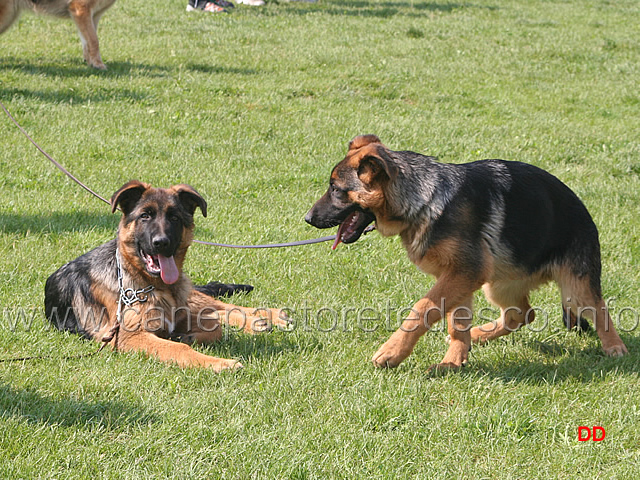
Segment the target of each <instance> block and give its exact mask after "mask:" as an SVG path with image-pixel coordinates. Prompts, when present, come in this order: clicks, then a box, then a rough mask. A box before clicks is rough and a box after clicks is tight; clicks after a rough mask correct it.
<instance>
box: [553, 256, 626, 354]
mask: <svg viewBox="0 0 640 480" xmlns="http://www.w3.org/2000/svg"><path fill="white" fill-rule="evenodd" d="M556 280H557V282H558V285H559V286H560V291H561V292H562V304H563V309H564V312H565V315H566V313H567V312H570V314H571V316H572V317H574V318H576V319H580V321H584V319H586V318H588V319H590V320H591V321H593V323H594V324H595V328H596V333H597V334H598V337H600V341H601V342H602V349H603V350H604V353H606V354H607V355H609V356H611V357H620V356H622V355H624V354H626V353H627V347H626V346H625V345H624V343H623V342H622V339H621V338H620V336H619V335H618V332H617V331H616V329H615V327H614V325H613V321H612V320H611V317H610V316H609V311H608V309H607V305H606V304H605V302H604V300H603V299H602V295H600V294H599V292H598V291H597V290H598V289H596V288H594V285H593V284H594V282H593V281H591V279H590V278H589V276H588V275H584V276H582V277H578V276H576V275H574V274H573V273H571V272H570V271H569V270H568V269H563V270H562V271H560V274H559V275H558V278H557V279H556ZM597 283H599V282H597Z"/></svg>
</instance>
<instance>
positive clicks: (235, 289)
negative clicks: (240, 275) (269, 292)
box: [193, 282, 253, 297]
mask: <svg viewBox="0 0 640 480" xmlns="http://www.w3.org/2000/svg"><path fill="white" fill-rule="evenodd" d="M193 288H195V289H196V290H197V291H199V292H201V293H204V294H205V295H210V296H212V297H228V296H231V295H233V294H235V293H249V292H250V291H251V290H253V286H252V285H241V284H236V283H221V282H210V283H207V284H206V285H194V287H193Z"/></svg>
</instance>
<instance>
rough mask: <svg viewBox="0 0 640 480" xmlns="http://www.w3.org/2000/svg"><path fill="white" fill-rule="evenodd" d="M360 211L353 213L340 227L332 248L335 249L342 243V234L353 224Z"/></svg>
mask: <svg viewBox="0 0 640 480" xmlns="http://www.w3.org/2000/svg"><path fill="white" fill-rule="evenodd" d="M358 215H359V214H358V212H353V213H351V214H350V215H349V216H348V217H347V218H345V219H344V221H343V222H342V223H341V224H340V226H339V227H338V233H336V239H335V241H334V242H333V245H332V246H331V250H335V249H336V248H337V246H338V245H340V244H341V243H342V235H344V232H345V230H347V229H348V228H349V227H351V226H352V224H353V223H354V221H355V220H356V219H357V218H358Z"/></svg>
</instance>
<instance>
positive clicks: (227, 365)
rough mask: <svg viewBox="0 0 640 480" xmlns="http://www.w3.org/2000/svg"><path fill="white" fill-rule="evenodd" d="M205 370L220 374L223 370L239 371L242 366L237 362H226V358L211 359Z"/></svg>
mask: <svg viewBox="0 0 640 480" xmlns="http://www.w3.org/2000/svg"><path fill="white" fill-rule="evenodd" d="M207 368H210V369H212V370H213V371H214V372H216V373H220V372H221V371H223V370H240V369H241V368H244V366H243V365H242V364H241V363H240V362H239V361H237V360H228V359H226V358H213V359H212V360H211V361H210V362H209V364H208V365H207Z"/></svg>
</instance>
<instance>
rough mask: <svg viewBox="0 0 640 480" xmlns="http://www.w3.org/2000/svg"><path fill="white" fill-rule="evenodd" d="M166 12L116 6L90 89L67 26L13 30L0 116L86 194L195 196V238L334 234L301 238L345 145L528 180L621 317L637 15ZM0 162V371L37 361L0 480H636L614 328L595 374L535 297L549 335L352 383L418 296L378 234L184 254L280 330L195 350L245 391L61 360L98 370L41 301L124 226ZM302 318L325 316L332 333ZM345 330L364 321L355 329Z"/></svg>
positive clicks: (5, 388)
mask: <svg viewBox="0 0 640 480" xmlns="http://www.w3.org/2000/svg"><path fill="white" fill-rule="evenodd" d="M185 6H186V2H178V1H176V0H174V1H172V2H156V3H154V4H150V3H149V2H142V1H141V0H120V1H119V2H118V3H117V4H116V5H115V6H114V7H113V8H112V9H111V10H110V11H109V12H107V14H106V15H105V16H104V17H103V20H102V21H101V25H100V40H101V49H102V56H103V59H104V61H105V63H106V64H107V66H108V68H109V70H108V71H107V72H95V71H92V70H90V69H89V68H88V67H86V66H84V65H83V63H82V61H81V49H80V43H79V41H78V39H77V35H76V32H75V27H74V26H73V25H72V24H71V23H70V22H62V21H58V20H55V19H51V18H47V17H35V16H33V15H23V17H22V18H21V19H20V21H19V22H18V23H17V24H16V25H14V26H13V27H12V29H11V30H9V31H8V32H6V33H5V34H3V35H2V36H1V37H0V41H1V42H2V48H1V49H0V99H2V101H3V102H4V103H5V104H6V105H7V107H8V108H9V109H10V110H11V111H12V113H13V114H14V115H15V116H16V118H17V119H18V120H19V121H20V122H21V123H22V125H23V126H24V127H25V128H26V129H27V131H28V132H30V134H32V135H33V136H34V137H35V138H36V139H37V141H38V142H39V143H41V145H42V146H44V148H45V149H46V150H47V151H48V152H49V153H51V154H52V155H53V156H54V157H55V158H56V159H58V160H59V161H61V162H63V163H64V164H65V165H66V166H67V167H68V168H69V169H70V170H71V171H72V172H73V173H75V174H76V175H77V176H78V177H80V178H81V179H83V180H84V181H86V182H87V183H88V184H89V185H90V186H91V187H92V188H94V189H96V190H97V191H98V192H100V193H101V194H103V195H104V196H109V195H111V193H112V192H113V191H115V190H116V189H117V188H118V187H119V186H120V185H122V184H123V183H124V182H125V181H127V180H129V179H131V178H138V179H141V180H144V181H148V182H150V183H152V184H154V185H157V186H167V185H170V184H174V183H180V182H186V183H190V184H192V185H193V186H195V187H196V188H197V189H198V190H199V191H200V192H201V193H202V194H203V195H204V196H205V197H206V199H207V200H208V202H209V212H210V214H209V217H208V218H206V219H203V218H201V217H198V218H197V237H198V238H200V239H203V240H213V241H222V242H231V243H263V242H276V241H287V240H293V239H301V238H311V237H314V236H319V235H323V234H327V233H328V232H319V231H317V230H314V229H313V228H311V227H309V226H308V225H306V224H305V223H304V221H303V216H304V214H305V212H306V211H307V209H308V208H309V207H310V205H311V204H312V203H313V201H314V200H315V199H316V198H317V197H318V196H319V195H320V194H321V193H322V192H323V191H324V190H325V188H326V184H327V180H328V174H329V171H330V168H331V166H332V165H333V164H335V163H336V162H337V161H338V160H339V159H341V158H342V156H343V155H344V153H345V150H346V145H347V142H348V141H349V140H350V139H351V138H352V137H353V136H355V135H357V134H360V133H376V134H378V135H379V136H380V137H381V139H382V140H383V142H384V143H385V144H387V145H388V146H389V147H391V148H393V149H398V150H403V149H408V150H415V151H419V152H423V153H428V154H431V155H436V156H439V157H440V159H441V160H443V161H449V162H464V161H472V160H477V159H480V158H506V159H512V160H520V161H524V162H529V163H533V164H535V165H538V166H540V167H543V168H545V169H547V170H549V171H550V172H552V173H553V174H555V175H556V176H558V177H559V178H561V179H562V180H563V181H565V182H566V183H567V184H568V185H569V186H570V187H571V188H573V189H574V190H575V191H576V192H577V193H578V195H579V196H580V197H581V198H582V199H583V201H584V202H585V203H586V205H587V207H588V208H589V209H590V211H591V212H592V214H593V216H594V219H595V221H596V223H597V225H598V226H599V228H600V234H601V243H602V252H603V270H604V271H603V289H604V292H605V295H606V296H607V297H612V298H615V303H614V304H613V305H614V309H613V313H614V316H615V315H616V313H619V312H620V311H621V309H622V308H623V307H632V308H635V309H636V311H637V309H638V308H639V306H640V296H639V294H638V286H639V285H640V273H639V272H640V268H639V267H640V220H639V216H638V212H639V211H640V178H639V177H640V141H639V136H638V134H639V130H638V125H640V94H639V93H638V78H640V67H639V66H640V39H639V37H638V32H637V25H638V23H639V16H640V7H638V4H637V2H635V1H630V0H628V1H617V2H612V1H606V0H597V1H586V0H584V1H580V0H573V1H563V2H550V1H544V0H528V1H524V0H505V1H495V0H494V1H490V0H474V1H472V2H450V1H444V0H443V1H440V2H419V1H405V2H402V1H385V0H380V1H377V0H371V1H349V0H346V1H337V0H320V2H319V3H317V4H310V3H276V2H271V3H269V4H268V5H267V6H265V7H263V8H248V7H242V6H240V7H238V8H237V9H236V10H235V11H234V12H233V13H232V14H231V15H206V14H201V15H199V14H186V13H185V12H184V7H185ZM0 117H1V115H0ZM0 142H1V148H0V179H1V182H0V275H1V277H2V281H1V282H0V303H1V305H2V312H3V318H2V324H1V325H0V357H1V358H10V357H19V356H26V355H51V356H52V358H51V359H48V360H38V361H31V362H24V363H22V362H19V363H0V477H1V478H60V479H76V478H145V479H146V478H212V479H213V478H238V479H245V478H247V479H248V478H265V479H267V478H268V479H271V478H292V479H316V478H318V479H320V478H345V479H351V478H390V479H391V478H393V479H395V478H436V479H439V478H442V479H448V478H478V479H481V478H487V479H488V478H492V479H493V478H505V479H524V478H526V479H529V478H554V479H555V478H558V479H574V478H590V479H591V478H603V479H604V478H606V479H613V478H615V479H635V478H637V473H638V471H640V431H639V430H638V424H639V423H640V387H639V381H638V380H639V378H638V377H639V374H640V367H639V366H638V365H639V362H638V354H639V352H640V336H639V335H638V329H637V328H633V318H632V317H631V316H630V315H627V316H626V317H625V319H624V324H623V326H624V327H625V330H628V331H627V332H622V337H623V340H624V341H625V342H626V344H627V346H628V347H629V351H630V354H629V355H628V356H627V357H625V358H623V359H608V358H605V357H604V355H603V354H602V353H601V350H600V346H599V342H598V339H597V337H595V336H593V335H577V334H575V333H567V332H565V331H564V330H563V329H562V328H561V320H560V309H559V306H558V303H559V302H558V294H557V291H556V289H555V288H554V287H552V286H549V287H545V288H543V289H541V290H539V291H538V292H537V293H536V294H535V295H534V297H533V301H534V302H535V304H536V305H538V306H541V307H543V308H546V309H548V310H550V311H553V312H557V315H555V316H552V317H551V318H550V319H549V323H548V325H546V326H544V325H543V324H542V323H541V324H540V326H538V324H534V325H533V326H532V328H531V329H527V330H524V331H521V332H519V333H517V334H514V335H511V336H510V337H509V338H506V339H502V340H498V341H496V342H494V343H493V344H491V345H488V346H486V347H482V348H475V349H474V350H473V352H472V356H471V365H470V367H469V368H468V369H466V370H465V371H464V372H463V373H461V374H454V375H447V376H444V377H442V378H432V377H430V376H429V375H428V374H427V373H426V369H427V368H428V366H429V365H430V364H432V363H434V362H437V361H439V360H440V359H441V358H442V355H443V354H444V351H445V348H446V346H445V344H444V341H443V338H444V333H443V332H442V331H441V330H440V331H436V332H431V333H430V334H428V335H426V336H425V337H424V339H423V340H421V342H420V343H419V345H418V347H417V349H416V351H415V353H414V354H413V355H412V356H411V357H410V358H409V359H408V360H406V361H405V362H404V363H403V364H402V365H401V366H400V367H399V368H398V369H396V370H393V371H378V370H375V369H374V368H373V367H372V366H371V364H370V358H371V356H372V355H373V353H374V352H375V351H376V349H377V348H378V346H379V345H380V344H381V343H382V342H383V341H384V340H385V339H386V338H387V337H388V335H389V334H390V332H391V327H390V326H389V325H388V323H390V324H394V323H395V322H396V321H397V312H398V310H399V309H401V308H404V307H408V306H411V305H412V304H413V303H414V302H415V301H416V300H417V299H419V298H420V297H421V296H422V295H423V294H424V293H425V292H426V290H427V289H428V288H429V286H430V285H431V284H432V282H433V279H431V278H428V277H426V276H424V275H422V274H420V273H419V272H418V271H417V270H416V269H415V268H414V267H413V266H412V265H411V264H410V262H409V260H408V259H407V258H406V255H405V253H404V251H403V249H402V247H401V245H400V242H399V241H398V240H397V239H382V238H380V237H379V236H378V235H377V234H375V233H374V234H371V235H369V236H367V237H365V238H363V239H362V240H360V241H359V242H358V243H356V244H354V245H350V246H341V247H340V248H339V249H338V250H336V251H335V252H332V251H330V249H329V245H328V244H322V245H316V246H306V247H300V248H297V249H286V250H259V251H237V250H223V249H219V248H212V247H204V246H193V247H192V249H191V251H190V254H189V258H188V261H187V265H186V270H187V272H188V273H189V275H190V276H191V277H192V278H193V279H194V280H195V281H196V282H204V281H208V280H215V279H219V280H224V281H227V282H231V281H235V282H242V283H252V284H253V285H255V287H256V289H255V291H254V292H252V293H251V294H249V295H247V296H245V297H238V298H234V299H233V301H235V302H239V303H243V304H247V305H269V306H287V307H289V308H291V309H293V310H295V312H296V313H295V314H294V319H295V320H296V328H295V330H294V331H293V332H273V333H271V334H269V335H265V336H260V337H249V336H246V335H244V334H239V333H236V332H233V331H229V332H227V333H228V335H226V337H225V340H224V341H223V342H221V343H220V344H218V345H214V346H211V347H209V348H205V349H203V351H206V352H208V353H210V354H213V355H217V356H226V357H237V358H240V359H241V361H242V362H243V364H244V365H245V369H244V370H243V371H241V372H239V373H225V374H221V375H216V374H214V373H212V372H208V371H199V370H181V369H179V368H176V367H171V366H165V365H162V364H160V363H158V362H156V361H153V360H150V359H146V358H144V357H143V356H140V355H131V354H118V353H102V354H100V355H98V356H93V357H89V358H84V359H82V360H65V359H64V357H65V356H67V355H77V354H81V353H88V352H92V351H94V350H95V348H96V345H95V344H93V343H91V342H87V341H85V340H82V339H80V338H78V337H76V336H73V335H67V334H64V333H60V332H58V331H54V330H52V329H50V328H49V327H48V326H47V325H46V322H45V319H44V315H43V313H42V305H43V286H44V282H45V280H46V278H47V276H48V275H49V274H50V273H51V272H53V271H54V270H55V269H56V268H58V267H59V266H60V265H62V264H63V263H65V262H67V261H69V260H71V259H73V258H75V257H77V256H78V255H80V254H82V253H84V252H85V251H87V250H89V249H90V248H92V247H94V246H96V245H98V244H100V243H102V242H105V241H107V240H109V239H110V238H112V237H113V236H114V232H115V228H116V226H117V215H111V214H110V213H109V210H108V207H107V206H105V205H104V204H102V203H101V202H99V201H97V200H95V199H93V198H92V197H90V196H89V195H88V194H86V193H85V192H84V191H82V190H80V189H79V188H78V187H77V186H76V185H74V184H72V183H71V182H69V181H68V180H67V179H66V178H65V177H63V176H62V175H61V174H60V173H59V172H58V171H57V170H55V169H54V168H53V167H52V166H51V165H50V164H48V163H47V161H46V160H45V159H44V157H42V156H41V155H40V154H39V153H38V152H37V151H36V150H35V149H34V148H33V146H32V145H30V144H29V143H28V142H27V141H26V139H25V138H24V137H22V136H21V134H20V133H19V132H18V131H17V129H16V128H15V127H14V126H12V124H10V123H9V121H8V119H6V118H4V119H0ZM476 303H477V307H478V308H481V307H483V306H485V307H486V306H487V304H486V302H485V301H484V300H483V299H482V298H481V297H478V300H477V302H476ZM323 307H327V308H330V309H333V310H335V311H336V312H339V313H344V315H345V317H344V319H342V318H339V319H338V328H332V326H333V323H334V319H333V318H332V316H331V311H329V310H325V311H322V312H321V314H319V315H318V314H316V312H318V311H319V310H320V309H322V308H323ZM365 307H371V308H372V309H373V310H374V311H375V312H377V313H378V314H379V315H380V318H379V319H378V320H376V321H369V322H360V323H359V322H358V319H357V318H356V315H355V313H353V312H355V310H356V309H363V308H365ZM305 309H308V310H309V311H310V312H311V313H310V314H309V315H306V316H305V314H304V310H305ZM349 309H353V311H349ZM387 309H390V311H391V319H390V322H387V321H386V315H387V314H386V312H387ZM20 310H22V311H24V312H26V313H27V314H28V315H27V316H26V317H24V318H22V319H20V318H18V319H16V312H18V311H20ZM30 315H32V316H30ZM372 316H374V315H372ZM16 320H17V321H18V323H17V325H15V328H11V325H12V322H15V321H16ZM23 320H24V321H23ZM24 322H26V323H27V324H26V325H25V323H24ZM543 326H544V328H542V327H543ZM533 329H539V330H540V331H533ZM581 425H588V426H592V425H600V426H603V427H604V428H605V429H606V439H605V440H604V441H603V442H600V443H593V442H578V440H577V429H578V426H581Z"/></svg>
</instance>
